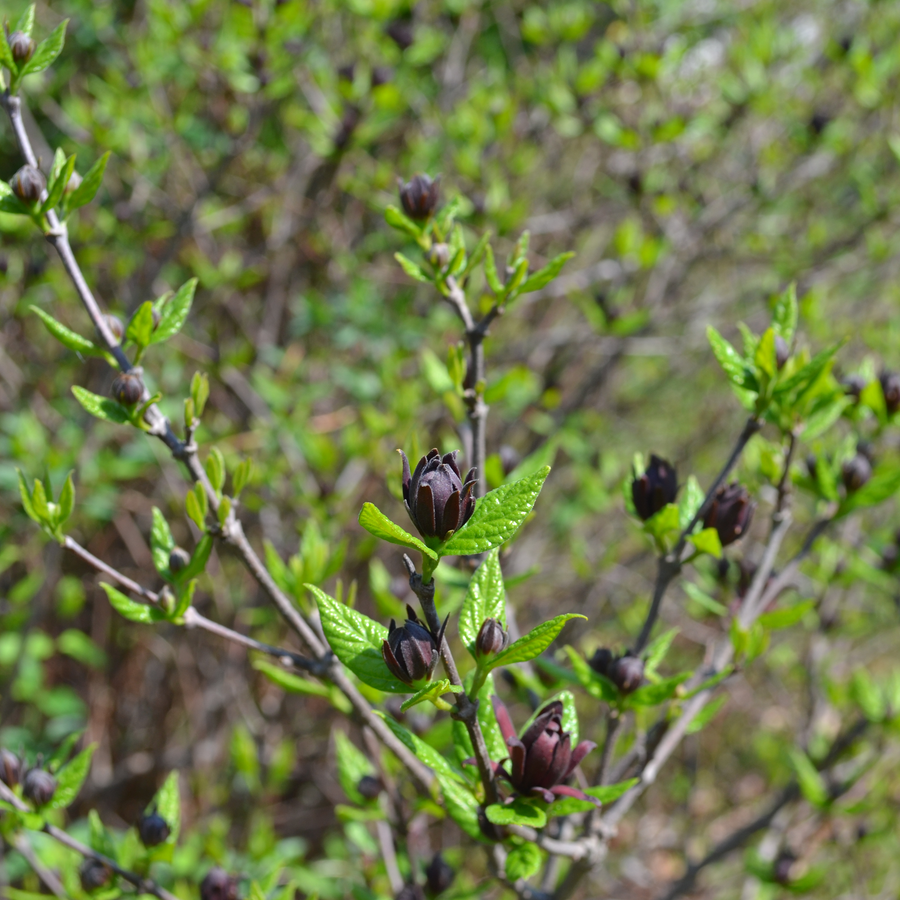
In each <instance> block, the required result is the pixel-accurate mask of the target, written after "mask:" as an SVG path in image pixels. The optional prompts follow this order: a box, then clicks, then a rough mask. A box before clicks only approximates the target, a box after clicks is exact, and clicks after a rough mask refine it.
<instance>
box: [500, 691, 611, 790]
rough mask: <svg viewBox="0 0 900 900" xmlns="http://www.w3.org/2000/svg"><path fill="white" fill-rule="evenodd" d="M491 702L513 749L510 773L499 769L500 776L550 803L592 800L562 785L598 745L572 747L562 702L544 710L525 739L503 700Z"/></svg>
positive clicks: (508, 745)
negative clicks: (564, 799)
mask: <svg viewBox="0 0 900 900" xmlns="http://www.w3.org/2000/svg"><path fill="white" fill-rule="evenodd" d="M491 702H492V703H493V704H494V715H495V716H496V717H497V724H498V725H499V726H500V733H501V734H502V735H503V738H504V740H505V741H506V746H507V747H509V765H510V771H509V772H507V771H506V769H504V768H503V767H502V766H499V774H500V775H503V776H504V777H505V778H506V779H507V780H508V781H509V782H510V783H511V784H512V786H513V787H514V788H515V789H516V791H517V792H518V793H520V794H531V795H532V796H535V797H540V798H542V799H543V800H546V801H547V803H552V802H553V801H554V800H555V799H556V798H557V797H576V798H578V799H579V800H590V799H591V798H590V797H588V796H587V794H585V793H583V792H582V791H580V790H578V789H577V788H573V787H568V786H567V785H564V784H563V783H562V782H564V781H565V780H566V779H567V778H568V777H569V776H570V775H571V774H572V772H574V771H575V767H576V766H577V765H578V764H579V763H580V762H581V761H582V760H583V759H584V758H585V756H587V754H588V753H590V752H591V750H593V749H594V747H596V746H597V745H596V744H594V743H593V742H592V741H582V742H581V743H580V744H579V745H578V746H577V747H575V748H573V747H572V746H571V735H570V734H569V733H568V732H567V731H563V727H562V714H563V705H562V701H560V700H554V701H552V702H551V703H548V704H547V705H546V706H545V707H544V708H543V709H542V710H540V712H538V714H537V716H535V718H534V721H533V722H532V723H531V725H529V726H528V728H526V729H525V732H524V733H523V734H522V736H521V737H517V736H516V731H515V729H514V728H513V724H512V719H510V717H509V712H507V709H506V707H505V706H504V705H503V703H501V701H500V699H499V697H491Z"/></svg>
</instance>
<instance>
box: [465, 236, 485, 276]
mask: <svg viewBox="0 0 900 900" xmlns="http://www.w3.org/2000/svg"><path fill="white" fill-rule="evenodd" d="M490 239H491V233H490V231H486V232H485V233H484V234H483V235H482V236H481V237H480V238H479V239H478V243H477V244H476V245H475V247H474V248H473V250H472V253H471V254H470V255H469V258H468V259H467V260H466V265H465V267H464V268H463V270H462V272H460V273H459V279H460V281H461V280H462V279H463V278H465V277H466V276H467V275H468V274H469V272H471V271H472V269H474V268H475V266H477V265H478V263H480V262H481V260H482V258H483V257H484V253H485V250H486V249H487V246H488V241H489V240H490Z"/></svg>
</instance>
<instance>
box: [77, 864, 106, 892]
mask: <svg viewBox="0 0 900 900" xmlns="http://www.w3.org/2000/svg"><path fill="white" fill-rule="evenodd" d="M112 874H113V873H112V869H110V867H109V866H107V865H106V863H102V862H100V860H99V859H86V860H85V861H84V863H83V864H82V866H81V869H80V870H79V872H78V876H79V878H80V879H81V887H82V889H83V890H85V891H87V892H88V893H90V892H91V891H96V890H97V889H98V888H102V887H103V886H104V885H106V884H109V880H110V878H112Z"/></svg>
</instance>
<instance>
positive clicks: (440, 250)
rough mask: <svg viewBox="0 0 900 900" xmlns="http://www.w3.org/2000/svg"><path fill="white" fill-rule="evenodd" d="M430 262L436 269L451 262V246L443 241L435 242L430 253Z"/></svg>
mask: <svg viewBox="0 0 900 900" xmlns="http://www.w3.org/2000/svg"><path fill="white" fill-rule="evenodd" d="M428 262H430V263H431V264H432V265H433V266H434V267H435V268H436V269H443V268H444V266H446V265H447V263H448V262H450V248H449V247H448V246H447V245H446V244H445V243H444V242H443V241H441V242H440V243H437V244H435V245H434V246H433V247H432V248H431V252H430V253H429V254H428Z"/></svg>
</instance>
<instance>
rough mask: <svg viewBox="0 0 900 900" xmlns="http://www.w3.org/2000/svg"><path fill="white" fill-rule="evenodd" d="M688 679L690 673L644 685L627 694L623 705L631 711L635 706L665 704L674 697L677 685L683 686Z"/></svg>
mask: <svg viewBox="0 0 900 900" xmlns="http://www.w3.org/2000/svg"><path fill="white" fill-rule="evenodd" d="M690 677H691V673H690V672H682V673H681V674H680V675H674V676H673V677H672V678H665V679H663V680H662V681H660V682H657V683H656V684H645V685H643V687H639V688H638V689H637V690H636V691H635V692H634V693H633V694H629V695H628V696H627V697H626V698H625V701H624V705H625V706H626V707H628V708H630V709H633V708H635V707H637V706H657V705H658V704H660V703H665V702H666V700H671V699H672V697H674V696H675V692H676V691H677V690H678V687H679V685H681V684H683V683H684V682H685V681H687V680H688V678H690Z"/></svg>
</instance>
